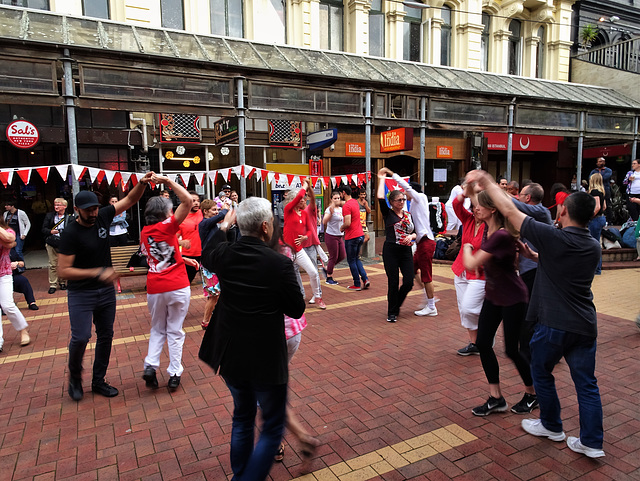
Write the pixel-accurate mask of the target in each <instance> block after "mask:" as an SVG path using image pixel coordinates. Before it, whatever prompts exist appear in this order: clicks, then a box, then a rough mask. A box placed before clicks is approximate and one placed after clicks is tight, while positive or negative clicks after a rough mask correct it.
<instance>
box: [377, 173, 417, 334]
mask: <svg viewBox="0 0 640 481" xmlns="http://www.w3.org/2000/svg"><path fill="white" fill-rule="evenodd" d="M385 179H386V175H385V174H384V173H383V172H382V171H380V172H378V203H379V204H380V211H381V212H382V216H383V217H384V230H385V234H386V238H385V241H384V247H383V248H382V258H383V260H384V271H385V272H386V273H387V285H388V287H387V302H388V307H387V322H396V318H397V317H398V315H399V314H400V306H401V305H402V303H403V302H404V300H405V298H406V297H407V294H409V291H411V289H412V288H413V274H414V272H413V254H412V252H411V242H413V241H414V240H415V239H416V234H415V232H414V229H413V220H412V219H411V215H410V214H409V213H408V212H406V211H405V210H404V203H405V201H406V198H405V195H404V192H403V191H400V190H392V191H391V192H390V193H389V204H390V205H391V208H389V206H388V205H387V199H385V195H384V181H385ZM398 269H399V270H400V271H401V272H402V286H401V287H400V288H398V286H399V285H400V275H399V273H398Z"/></svg>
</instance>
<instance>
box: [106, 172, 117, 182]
mask: <svg viewBox="0 0 640 481" xmlns="http://www.w3.org/2000/svg"><path fill="white" fill-rule="evenodd" d="M115 175H116V171H115V170H105V171H104V176H105V177H106V178H107V184H108V185H111V183H112V182H113V178H114V177H115Z"/></svg>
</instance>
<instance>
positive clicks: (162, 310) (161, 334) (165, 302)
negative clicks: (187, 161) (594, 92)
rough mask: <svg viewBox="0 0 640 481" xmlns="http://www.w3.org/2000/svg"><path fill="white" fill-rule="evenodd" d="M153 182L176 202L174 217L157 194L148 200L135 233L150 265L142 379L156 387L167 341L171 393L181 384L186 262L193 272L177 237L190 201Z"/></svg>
mask: <svg viewBox="0 0 640 481" xmlns="http://www.w3.org/2000/svg"><path fill="white" fill-rule="evenodd" d="M152 182H153V183H155V184H165V185H167V186H169V187H171V190H173V191H174V192H175V193H176V194H177V196H178V198H179V199H180V202H181V203H180V205H179V206H178V208H177V209H176V212H175V214H172V213H171V211H172V208H173V205H172V204H171V201H170V200H168V199H166V198H164V197H162V196H157V197H152V198H151V199H149V202H147V206H146V208H145V210H144V219H145V222H146V224H147V225H146V226H145V227H144V228H143V229H142V232H141V234H140V244H141V250H142V252H143V253H144V254H145V255H146V257H147V262H148V263H149V272H148V274H147V303H148V305H149V312H150V313H151V332H150V334H149V350H148V353H147V357H145V359H144V374H143V375H142V378H143V379H144V380H145V382H146V385H147V387H150V388H153V389H155V388H157V387H158V379H157V377H156V369H158V367H160V354H161V353H162V347H163V346H164V343H165V341H166V342H167V347H168V349H169V366H168V367H167V372H168V374H169V383H168V387H169V389H172V390H173V389H176V388H177V387H178V386H179V385H180V376H181V375H182V371H183V370H184V367H183V366H182V346H183V344H184V338H185V333H184V331H183V330H182V324H183V322H184V318H185V316H186V315H187V311H188V310H189V301H190V300H191V287H190V282H189V277H188V276H187V270H186V268H185V263H189V265H191V266H193V267H195V268H197V262H196V261H195V260H194V259H188V258H185V259H183V257H182V255H181V254H180V248H179V247H178V238H177V237H176V234H177V233H178V231H179V230H180V224H181V223H182V221H184V219H185V218H186V217H187V215H188V214H189V211H190V210H191V206H192V205H193V199H192V196H191V194H190V193H189V192H187V190H186V189H185V188H184V187H182V186H181V185H179V184H177V183H176V182H174V181H172V180H170V179H169V178H168V177H165V176H161V175H154V176H153V179H152Z"/></svg>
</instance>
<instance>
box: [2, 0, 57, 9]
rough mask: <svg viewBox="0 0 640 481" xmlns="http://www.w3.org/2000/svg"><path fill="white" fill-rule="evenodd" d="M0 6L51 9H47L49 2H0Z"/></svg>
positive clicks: (42, 0)
mask: <svg viewBox="0 0 640 481" xmlns="http://www.w3.org/2000/svg"><path fill="white" fill-rule="evenodd" d="M0 5H11V6H13V7H24V8H35V9H37V10H51V8H49V0H0Z"/></svg>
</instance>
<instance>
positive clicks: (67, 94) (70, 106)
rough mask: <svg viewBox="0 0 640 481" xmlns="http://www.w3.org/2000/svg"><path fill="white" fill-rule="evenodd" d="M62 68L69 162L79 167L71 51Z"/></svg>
mask: <svg viewBox="0 0 640 481" xmlns="http://www.w3.org/2000/svg"><path fill="white" fill-rule="evenodd" d="M63 54H64V56H63V57H62V66H63V69H64V105H65V110H66V113H67V134H68V137H69V162H70V163H71V164H73V165H78V135H77V131H76V103H75V98H76V95H75V90H74V85H75V83H74V81H73V65H72V64H71V62H72V59H71V57H70V54H69V49H68V48H65V49H64V51H63ZM71 179H72V184H71V187H72V192H73V197H74V198H75V196H76V195H77V194H78V192H80V184H78V179H76V178H75V174H73V173H72V175H71Z"/></svg>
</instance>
